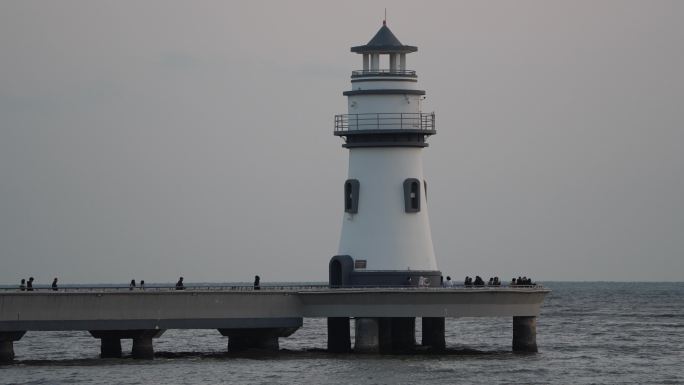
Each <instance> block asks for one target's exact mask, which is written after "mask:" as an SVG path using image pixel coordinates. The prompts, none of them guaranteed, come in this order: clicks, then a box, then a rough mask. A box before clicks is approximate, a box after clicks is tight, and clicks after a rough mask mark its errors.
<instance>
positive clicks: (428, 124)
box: [335, 112, 435, 132]
mask: <svg viewBox="0 0 684 385" xmlns="http://www.w3.org/2000/svg"><path fill="white" fill-rule="evenodd" d="M434 129H435V113H434V112H431V113H429V114H424V113H398V112H397V113H375V114H373V113H370V114H340V115H335V132H341V131H357V130H358V131H360V130H424V131H432V130H434Z"/></svg>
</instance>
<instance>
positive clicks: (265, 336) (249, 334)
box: [219, 327, 298, 352]
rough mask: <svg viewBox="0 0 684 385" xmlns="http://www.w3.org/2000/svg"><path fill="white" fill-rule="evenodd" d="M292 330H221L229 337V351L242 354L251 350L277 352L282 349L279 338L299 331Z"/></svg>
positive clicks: (222, 333) (295, 328)
mask: <svg viewBox="0 0 684 385" xmlns="http://www.w3.org/2000/svg"><path fill="white" fill-rule="evenodd" d="M297 329H298V328H297V327H292V328H254V329H219V332H220V333H221V335H224V336H227V337H228V351H229V352H242V351H245V350H250V349H257V350H267V351H275V352H277V351H278V349H279V348H280V344H279V342H278V338H280V337H288V336H290V335H292V333H294V332H295V331H297Z"/></svg>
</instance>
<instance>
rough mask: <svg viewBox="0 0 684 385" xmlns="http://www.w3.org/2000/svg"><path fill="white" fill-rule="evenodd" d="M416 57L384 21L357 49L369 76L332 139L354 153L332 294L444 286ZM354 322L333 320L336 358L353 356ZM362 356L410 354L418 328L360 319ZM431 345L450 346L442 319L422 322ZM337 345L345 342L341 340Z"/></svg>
mask: <svg viewBox="0 0 684 385" xmlns="http://www.w3.org/2000/svg"><path fill="white" fill-rule="evenodd" d="M416 51H418V48H417V47H415V46H411V45H404V44H402V43H401V42H400V41H399V39H398V38H397V37H396V36H395V35H394V34H393V33H392V31H390V29H389V27H388V26H387V23H386V21H383V23H382V27H381V28H380V30H379V31H378V32H377V33H376V34H375V36H373V38H372V39H371V40H370V41H369V42H368V43H367V44H365V45H361V46H355V47H352V48H351V52H353V53H356V54H359V55H360V56H361V58H362V62H363V64H362V69H360V70H355V71H353V72H352V75H351V89H350V90H348V91H345V92H344V93H343V95H344V96H346V97H347V113H346V114H340V115H336V116H335V128H334V135H335V136H339V137H341V138H342V139H343V140H344V142H343V144H342V146H343V147H344V148H347V149H348V150H349V170H348V176H347V179H346V180H345V181H344V183H341V186H340V188H341V190H342V191H341V193H342V194H340V195H341V196H343V202H342V203H343V204H341V205H340V208H341V214H342V217H343V219H342V231H341V235H340V243H339V248H338V251H337V254H336V255H335V256H333V257H332V259H331V260H330V263H329V282H330V285H331V287H342V288H344V287H392V288H396V287H406V288H407V289H410V288H411V287H414V286H421V287H425V286H440V285H441V276H442V274H441V272H440V271H439V269H438V268H437V260H436V258H435V252H434V247H433V245H432V235H431V232H430V221H429V216H428V181H427V180H426V179H425V176H424V174H423V161H422V154H423V150H424V149H425V148H426V147H428V143H427V140H428V138H429V137H430V136H432V135H434V134H436V131H435V114H434V113H426V112H423V111H422V108H421V104H422V101H423V99H424V98H425V91H424V90H421V89H420V88H419V87H418V76H417V75H416V72H415V71H414V70H411V69H409V67H408V66H407V56H408V54H411V53H414V52H416ZM349 327H350V324H349V319H348V318H329V319H328V335H329V339H328V342H329V349H330V350H332V351H346V350H349V349H350V347H349V345H350V342H349V339H348V332H349ZM355 327H356V333H355V346H354V350H355V351H358V352H361V351H367V352H375V351H383V350H384V351H392V350H403V349H410V348H412V347H413V345H415V318H406V317H400V318H397V317H377V318H355ZM423 335H424V336H435V337H431V340H430V341H429V342H426V339H425V337H424V339H423V342H424V344H426V343H427V344H429V345H431V346H437V347H439V346H442V347H443V346H444V318H423ZM337 336H339V338H337Z"/></svg>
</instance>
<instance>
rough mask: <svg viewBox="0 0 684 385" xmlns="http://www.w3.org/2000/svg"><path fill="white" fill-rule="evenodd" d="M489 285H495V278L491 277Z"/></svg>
mask: <svg viewBox="0 0 684 385" xmlns="http://www.w3.org/2000/svg"><path fill="white" fill-rule="evenodd" d="M487 285H489V286H494V278H492V277H489V282H488V283H487Z"/></svg>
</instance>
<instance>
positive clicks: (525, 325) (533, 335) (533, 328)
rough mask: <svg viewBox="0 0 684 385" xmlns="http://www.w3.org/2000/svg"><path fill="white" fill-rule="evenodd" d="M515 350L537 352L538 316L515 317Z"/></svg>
mask: <svg viewBox="0 0 684 385" xmlns="http://www.w3.org/2000/svg"><path fill="white" fill-rule="evenodd" d="M513 351H514V352H526V353H536V352H537V351H538V350H537V317H513Z"/></svg>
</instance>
